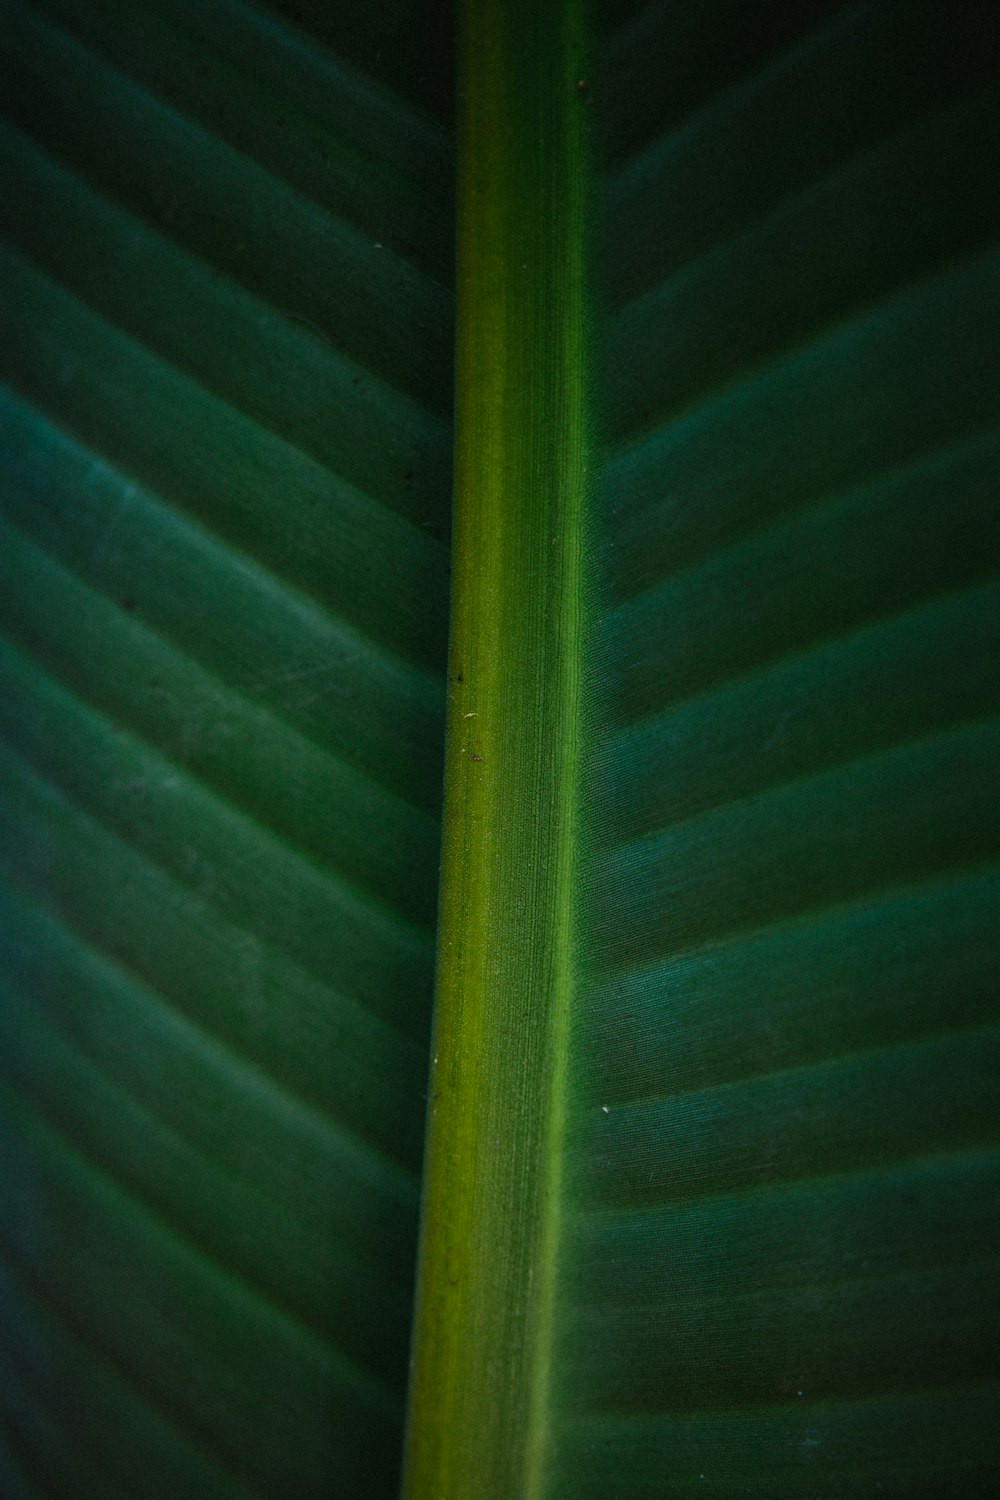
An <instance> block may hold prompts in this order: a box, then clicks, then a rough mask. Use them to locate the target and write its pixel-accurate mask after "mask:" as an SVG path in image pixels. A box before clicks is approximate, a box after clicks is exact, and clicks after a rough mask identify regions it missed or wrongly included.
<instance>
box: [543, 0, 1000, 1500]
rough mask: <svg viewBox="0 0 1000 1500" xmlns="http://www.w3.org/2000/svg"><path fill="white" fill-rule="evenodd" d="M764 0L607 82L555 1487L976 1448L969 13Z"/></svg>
mask: <svg viewBox="0 0 1000 1500" xmlns="http://www.w3.org/2000/svg"><path fill="white" fill-rule="evenodd" d="M759 10H760V11H762V12H763V14H762V15H761V14H758V12H756V11H755V13H754V17H753V22H752V26H753V33H754V45H753V46H748V45H747V43H746V42H745V41H744V40H743V39H742V38H743V34H744V29H745V27H747V26H748V25H750V24H751V23H750V22H749V20H748V17H747V15H746V13H744V12H742V11H741V10H740V8H738V7H732V6H729V5H726V4H721V3H720V4H710V5H707V6H704V7H697V8H695V11H696V14H695V12H692V13H688V12H677V11H676V10H674V9H672V8H670V7H666V6H662V5H657V4H653V5H650V6H647V7H644V8H642V9H641V10H640V11H638V12H637V13H636V14H635V15H634V16H630V17H628V18H627V19H626V20H625V21H624V23H618V24H615V25H613V26H612V28H611V30H610V31H609V32H608V33H607V35H606V36H605V38H604V40H603V43H602V46H603V55H604V57H605V58H606V68H605V71H604V72H603V73H601V72H600V71H599V70H598V71H597V73H596V82H595V85H594V88H595V95H596V96H598V97H600V98H603V100H604V101H606V112H605V116H604V118H603V120H602V125H603V142H602V146H601V150H602V152H603V156H602V162H603V166H602V195H601V205H602V206H601V211H600V220H599V237H600V241H601V254H602V261H601V266H602V269H601V271H600V273H599V296H600V297H601V299H602V302H603V306H604V309H605V312H604V317H603V321H602V322H601V324H600V351H599V356H598V357H599V359H600V362H601V368H602V370H603V377H602V378H603V386H602V395H603V405H602V416H603V421H604V434H605V447H604V453H603V458H602V462H601V466H600V475H599V479H598V482H597V485H596V495H595V502H594V503H595V508H596V511H597V513H598V521H597V523H596V524H597V527H598V536H599V552H600V560H601V576H602V586H603V593H602V607H601V618H600V624H599V627H598V640H599V647H598V654H597V664H596V678H595V682H596V685H595V694H596V696H597V698H598V701H599V702H600V704H601V706H602V724H603V732H602V739H601V743H600V746H599V747H598V748H597V749H596V751H595V756H594V759H593V761H592V782H591V793H590V795H591V798H592V802H593V805H594V807H595V809H596V811H595V826H596V828H597V830H598V832H597V847H596V851H595V854H594V858H593V861H592V864H591V866H590V869H589V874H588V890H589V897H588V902H589V906H588V921H587V927H586V930H585V936H584V942H585V944H586V948H587V958H588V963H589V965H590V979H589V981H588V982H587V983H586V984H585V985H584V987H583V993H582V995H581V1001H580V1005H579V1008H578V1010H577V1013H576V1032H575V1042H574V1047H575V1053H574V1056H575V1066H576V1073H575V1078H576V1083H577V1087H578V1094H577V1096H576V1097H577V1112H576V1115H575V1119H574V1144H573V1147H572V1151H573V1152H574V1153H575V1158H574V1159H575V1174H574V1179H573V1180H574V1182H575V1184H576V1193H577V1198H576V1202H577V1218H576V1231H575V1238H574V1239H573V1241H572V1245H571V1247H570V1246H567V1248H566V1251H565V1259H566V1262H567V1267H564V1271H566V1270H567V1268H568V1274H567V1275H566V1278H565V1282H564V1284H565V1285H566V1286H567V1288H568V1290H567V1292H566V1304H565V1309H564V1322H563V1343H562V1345H561V1354H560V1358H561V1361H562V1364H563V1368H564V1372H565V1381H566V1384H565V1401H564V1408H563V1412H562V1414H561V1415H560V1416H559V1417H558V1419H557V1422H556V1436H555V1439H554V1444H553V1458H552V1465H551V1475H552V1479H551V1487H550V1493H551V1494H553V1495H560V1496H562V1495H565V1496H566V1497H567V1500H568V1497H570V1496H573V1497H583V1496H591V1495H592V1496H595V1497H596V1496H602V1497H610V1496H620V1497H623V1500H624V1497H627V1500H653V1497H656V1500H662V1497H666V1496H673V1495H676V1496H688V1495H690V1496H695V1495H699V1496H701V1495H705V1496H717V1497H719V1500H723V1497H725V1500H732V1497H736V1496H746V1497H748V1500H751V1497H752V1500H760V1497H763V1496H765V1495H766V1496H767V1497H768V1500H776V1497H778V1496H788V1497H793V1496H794V1497H795V1500H803V1497H807V1496H808V1497H810V1500H812V1497H816V1500H819V1497H822V1496H830V1497H832V1496H847V1495H852V1496H853V1495H862V1494H879V1495H883V1494H884V1495H893V1496H900V1497H902V1496H907V1497H917V1496H920V1497H925V1496H926V1497H927V1500H930V1497H931V1496H951V1495H954V1496H959V1495H966V1496H967V1495H970V1494H980V1493H987V1492H989V1491H990V1490H991V1488H992V1486H993V1484H994V1482H995V1476H996V1473H997V1471H998V1460H1000V1454H998V1451H997V1447H996V1439H995V1433H996V1421H995V1414H996V1410H997V1394H998V1391H997V1363H996V1339H997V1332H998V1326H1000V1325H998V1315H1000V1308H998V1305H997V1296H996V1287H997V1260H996V1255H997V1243H998V1241H997V1230H998V1227H1000V1225H998V1219H997V1197H996V1180H997V1171H998V1169H1000V1153H998V1149H997V1147H998V1133H997V1113H996V1086H997V1078H998V1076H1000V1074H998V1063H1000V1056H998V1052H997V1045H998V1037H1000V1033H998V1031H997V1013H996V1002H995V996H996V976H997V952H996V933H997V918H998V909H997V881H996V876H997V857H998V852H1000V823H998V821H997V816H996V797H995V767H996V756H997V749H998V724H1000V721H998V718H997V712H998V708H1000V702H998V699H1000V677H998V674H997V671H996V660H997V641H996V631H997V619H998V612H997V607H998V603H1000V592H998V588H997V562H998V554H997V546H998V540H1000V533H998V529H997V526H996V518H995V504H994V501H993V499H992V498H991V496H992V494H993V493H994V491H995V483H996V472H997V468H996V465H997V450H996V393H997V390H998V375H1000V370H998V367H997V358H996V351H997V348H998V347H1000V345H998V334H1000V327H998V326H997V308H998V305H1000V304H998V298H997V292H998V285H1000V277H998V272H1000V258H998V249H997V231H998V227H1000V224H998V218H1000V214H998V210H1000V200H998V198H997V194H996V192H995V188H994V187H993V186H991V183H990V181H989V179H990V177H991V175H992V167H991V152H990V149H989V147H988V145H987V144H986V143H987V142H989V141H990V140H991V139H993V138H994V136H995V130H996V121H997V108H998V103H1000V94H998V91H997V84H996V53H995V45H994V44H993V43H991V40H990V34H991V31H992V23H991V18H990V16H989V8H988V7H984V6H976V5H973V6H967V7H963V8H962V9H961V11H960V12H959V13H955V12H954V11H948V10H946V9H945V8H944V7H942V6H939V5H936V4H920V5H917V6H908V7H900V6H894V5H879V4H862V5H850V6H834V5H827V6H813V7H801V6H800V7H787V6H782V5H769V6H766V7H762V8H759ZM654 35H655V36H656V37H657V38H658V42H657V45H656V46H655V47H653V46H651V41H650V38H651V37H652V36H654ZM758 43H759V44H760V51H759V55H755V50H754V49H755V47H756V45H757V44H758ZM765 43H767V45H766V46H765ZM657 48H659V49H660V50H657ZM678 49H679V50H680V52H681V54H682V55H683V58H684V65H683V69H680V68H679V66H678V63H677V61H676V57H677V55H678ZM734 56H739V58H740V67H739V68H738V69H734V68H733V67H732V59H733V57H734ZM671 57H673V59H674V60H673V61H670V60H669V59H670V58H671ZM661 65H662V66H663V67H665V68H667V69H668V70H670V76H669V77H668V79H667V81H666V82H665V83H664V85H663V88H662V90H661V91H659V93H658V94H657V105H658V110H657V112H656V113H655V116H654V112H653V110H652V107H651V103H650V94H649V93H648V92H647V91H646V90H644V89H643V88H640V87H638V86H637V83H636V80H637V79H639V78H648V76H649V70H650V68H651V67H658V66H661ZM675 74H676V75H677V77H676V81H675V80H674V75H675ZM681 74H682V75H683V76H681ZM574 1257H575V1258H574ZM987 1414H992V1415H987Z"/></svg>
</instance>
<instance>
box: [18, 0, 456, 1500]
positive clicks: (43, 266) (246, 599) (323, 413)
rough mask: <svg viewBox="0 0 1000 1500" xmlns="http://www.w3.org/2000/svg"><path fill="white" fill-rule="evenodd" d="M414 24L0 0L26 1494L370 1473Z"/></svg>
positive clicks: (424, 253) (431, 242) (406, 709)
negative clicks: (388, 51) (355, 25)
mask: <svg viewBox="0 0 1000 1500" xmlns="http://www.w3.org/2000/svg"><path fill="white" fill-rule="evenodd" d="M422 27H423V23H422V21H419V20H418V18H416V17H414V16H412V15H411V16H409V17H408V16H407V15H406V13H405V12H403V11H402V10H397V11H396V12H394V14H393V16H392V17H391V18H386V22H385V35H384V36H383V37H382V38H380V37H379V35H378V31H377V28H373V27H371V26H369V25H367V24H366V25H365V27H364V28H363V29H362V31H361V33H360V34H359V35H358V36H357V37H356V38H353V39H352V38H351V37H350V36H347V35H345V37H344V39H343V46H342V48H341V51H340V54H339V55H337V54H334V53H331V52H330V51H329V50H328V48H327V46H326V35H325V33H324V31H323V28H322V24H321V17H318V18H317V28H316V30H315V31H311V30H310V29H309V28H308V27H305V26H299V25H296V24H294V23H293V22H292V21H291V20H290V19H281V18H280V17H277V16H268V15H266V14H265V13H264V12H263V11H261V12H258V11H256V10H254V9H253V8H252V7H247V6H235V5H233V6H229V5H213V6H210V7H202V6H201V5H199V4H194V3H181V4H177V3H164V4H162V5H159V4H146V5H143V6H142V7H135V6H132V5H130V4H122V5H108V6H101V7H90V6H81V5H78V4H59V3H55V0H54V3H53V4H52V5H41V6H34V7H28V6H26V5H21V4H17V3H11V4H7V5H5V6H4V26H3V42H4V48H5V61H4V63H3V66H2V70H0V71H2V85H0V89H2V95H3V121H2V125H0V154H2V158H3V170H4V175H5V182H6V183H7V185H8V192H7V195H6V198H5V212H4V216H3V218H4V229H3V245H2V249H0V256H2V261H3V275H4V279H5V287H6V292H7V295H6V296H5V298H4V299H3V300H4V305H3V312H2V315H0V316H2V320H3V331H2V336H0V360H2V363H3V372H2V377H3V382H4V384H3V388H2V392H0V408H2V423H3V454H2V458H0V465H2V473H3V484H2V490H3V504H2V519H0V528H2V542H0V572H2V576H3V581H2V585H0V615H2V626H3V639H2V642H0V682H2V691H0V720H2V729H3V749H2V752H0V780H2V783H3V792H2V794H0V806H2V814H0V816H2V819H3V834H4V837H3V840H2V845H3V852H2V855H0V862H2V875H3V881H2V886H0V907H2V912H3V915H2V918H0V929H2V936H0V943H2V951H3V973H4V979H3V997H4V998H3V1014H4V1047H3V1049H2V1056H0V1094H2V1109H3V1117H4V1131H3V1142H4V1144H3V1150H2V1153H0V1176H2V1195H3V1200H4V1204H5V1212H4V1215H3V1223H2V1227H0V1249H2V1265H3V1272H2V1281H3V1285H2V1298H3V1308H4V1312H3V1327H4V1330H5V1332H4V1354H3V1359H4V1379H3V1381H2V1383H0V1384H2V1395H0V1402H2V1420H3V1429H4V1433H5V1439H6V1444H7V1449H8V1450H9V1453H10V1455H11V1458H10V1463H11V1465H12V1466H13V1471H16V1472H19V1473H20V1474H22V1476H23V1482H21V1483H20V1488H21V1490H27V1491H28V1492H30V1493H38V1494H42V1493H44V1494H73V1495H78V1494H81V1493H88V1494H92V1495H94V1496H98V1495H99V1496H102V1497H103V1496H112V1495H122V1496H130V1497H134V1496H137V1495H139V1494H142V1495H154V1494H155V1495H159V1494H164V1495H172V1496H177V1495H190V1496H194V1495H197V1496H199V1497H200V1496H209V1495H212V1496H214V1495H219V1496H223V1495H224V1496H237V1495H240V1496H242V1495H248V1494H255V1495H263V1494H266V1495H279V1494H284V1495H291V1494H294V1495H296V1496H307V1495H316V1496H319V1495H327V1494H329V1493H330V1491H331V1487H333V1489H334V1490H336V1491H337V1492H343V1493H349V1494H351V1495H363V1494H378V1495H385V1494H388V1493H391V1492H392V1489H393V1487H394V1484H395V1475H396V1472H397V1470H398V1466H399V1450H400V1442H401V1424H402V1415H403V1400H404V1391H405V1377H406V1362H407V1344H408V1338H409V1327H410V1320H411V1297H412V1284H413V1265H414V1253H415V1238H416V1227H417V1209H418V1194H419V1167H420V1152H421V1134H422V1125H423V1112H424V1090H425V1081H424V1080H425V1073H426V1038H427V1033H428V1025H429V1013H430V998H431V987H432V966H433V926H434V910H435V895H436V882H437V849H438V841H439V827H438V812H439V799H440V792H439V783H440V744H441V734H442V713H443V703H444V692H443V680H444V649H445V639H446V623H447V553H446V537H447V531H448V507H449V500H450V469H451V438H450V421H449V415H448V410H449V401H450V395H449V392H450V384H451V370H450V339H451V300H452V297H451V289H450V283H451V245H450V236H451V229H450V221H451V195H452V189H451V173H452V166H451V162H452V153H451V141H450V134H449V128H448V124H447V114H448V107H449V106H448V92H447V90H448V89H449V88H450V83H446V84H445V85H444V89H443V90H442V88H441V85H440V81H439V82H438V83H435V84H429V83H428V82H427V80H423V81H422V82H421V87H420V90H419V91H418V92H419V95H420V97H419V98H409V97H407V91H406V90H404V89H403V88H402V87H401V86H400V80H399V78H398V76H397V73H396V72H394V71H393V69H389V70H387V72H386V75H385V77H384V78H382V77H380V76H379V75H378V73H377V72H376V73H375V74H374V75H372V74H369V73H366V72H364V71H363V69H364V68H365V67H366V66H368V65H370V64H371V63H372V61H373V59H372V55H371V49H372V47H373V46H374V48H375V50H376V53H379V52H380V51H381V48H382V47H383V46H385V45H386V44H387V43H388V41H389V40H390V39H392V40H393V42H394V46H395V51H394V52H393V56H394V57H395V58H396V59H397V61H398V59H399V58H400V57H402V56H403V55H404V52H405V50H406V49H407V48H410V47H412V46H413V45H414V29H415V28H416V29H417V31H418V33H420V34H422ZM442 64H443V66H444V67H445V69H446V68H447V62H446V59H442ZM395 66H396V65H395V64H394V68H395ZM438 98H440V99H441V100H442V109H443V112H444V114H443V118H441V119H438V118H435V117H434V116H433V115H432V114H431V113H430V112H429V105H430V103H431V102H432V101H433V100H434V99H438ZM109 132H110V134H109ZM12 1486H13V1481H12ZM12 1492H13V1493H16V1492H17V1491H16V1490H14V1489H13V1488H12Z"/></svg>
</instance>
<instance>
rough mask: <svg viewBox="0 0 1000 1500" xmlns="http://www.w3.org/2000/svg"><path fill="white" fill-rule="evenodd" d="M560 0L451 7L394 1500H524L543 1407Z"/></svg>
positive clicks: (569, 573)
mask: <svg viewBox="0 0 1000 1500" xmlns="http://www.w3.org/2000/svg"><path fill="white" fill-rule="evenodd" d="M581 31H582V27H581V18H580V5H579V0H534V3H532V0H485V3H483V0H467V3H466V4H465V14H464V26H463V36H462V41H461V58H460V78H461V90H462V100H461V105H462V108H461V124H460V132H461V141H460V180H459V243H458V282H459V333H458V350H457V386H458V392H459V395H458V403H457V413H456V417H457V427H456V444H457V447H456V494H455V546H454V580H453V587H454V597H453V607H452V644H451V664H450V677H451V694H450V704H449V728H448V753H447V786H446V813H445V829H446V835H445V848H444V865H443V874H442V892H441V916H440V950H439V980H438V994H437V1010H436V1019H435V1035H434V1043H433V1066H432V1073H431V1097H430V1110H429V1140H428V1151H427V1167H426V1178H425V1184H426V1185H425V1198H424V1222H423V1238H422V1251H421V1270H420V1282H419V1291H418V1306H417V1317H416V1325H415V1345H414V1369H413V1381H412V1393H411V1409H410V1429H409V1441H408V1450H407V1461H406V1474H405V1481H404V1490H405V1494H406V1495H407V1497H408V1500H470V1497H473V1496H488V1497H489V1500H508V1497H510V1500H513V1497H515V1496H516V1497H518V1500H526V1497H527V1500H535V1497H539V1496H541V1495H542V1494H543V1493H544V1487H545V1462H546V1452H547V1447H548V1442H549V1427H550V1418H551V1413H552V1410H553V1391H552V1388H551V1376H552V1344H553V1334H554V1318H555V1305H554V1297H555V1283H554V1267H555V1261H556V1253H557V1247H558V1242H559V1236H560V1214H561V1210H562V1183H561V1179H560V1174H561V1161H562V1136H563V1129H564V1112H565V1090H566V1042H567V1028H568V1020H569V1008H570V1003H571V997H572V990H573V984H574V953H573V908H574V887H575V880H576V870H575V866H574V850H575V848H576V846H577V842H578V840H577V827H576V824H577V816H578V801H579V786H578V782H579V757H580V716H581V637H582V630H583V618H584V577H583V571H584V565H583V532H584V516H583V500H584V484H585V466H586V420H585V374H586V372H585V360H584V332H585V267H584V244H585V236H584V224H583V219H584V208H585V202H584V199H585V161H584V155H585V153H584V118H585V114H586V107H587V99H588V86H587V80H586V78H585V76H584V73H583V61H582V59H583V44H582V35H581Z"/></svg>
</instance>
